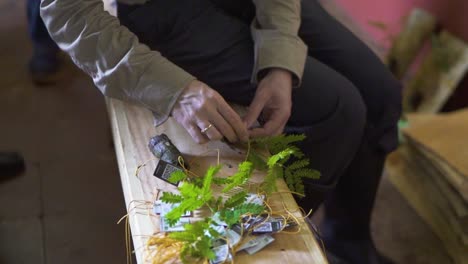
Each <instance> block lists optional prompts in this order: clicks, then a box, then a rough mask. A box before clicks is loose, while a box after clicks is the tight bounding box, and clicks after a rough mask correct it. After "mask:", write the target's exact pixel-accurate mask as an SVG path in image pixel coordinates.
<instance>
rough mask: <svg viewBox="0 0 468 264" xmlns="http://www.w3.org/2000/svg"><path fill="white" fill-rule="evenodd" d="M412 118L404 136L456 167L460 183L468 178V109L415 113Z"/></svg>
mask: <svg viewBox="0 0 468 264" xmlns="http://www.w3.org/2000/svg"><path fill="white" fill-rule="evenodd" d="M408 120H409V124H410V125H409V126H408V127H407V128H405V129H404V130H403V133H404V135H405V136H406V137H408V138H410V139H411V140H412V141H414V142H416V143H418V144H419V145H421V146H424V148H426V149H427V150H428V151H430V152H431V153H432V154H434V155H435V156H436V157H437V159H438V160H441V161H444V162H445V163H447V164H448V165H449V166H450V167H451V168H452V169H453V170H455V171H456V172H457V175H458V177H457V182H456V184H457V185H460V184H463V181H466V180H468V163H467V162H466V160H467V157H468V140H466V135H468V109H462V110H459V111H456V112H451V113H442V114H437V115H435V114H434V115H432V114H411V115H408ZM460 177H461V178H462V179H459V178H460ZM463 179H464V180H463ZM465 184H466V183H465ZM465 190H466V189H465ZM465 192H466V191H465Z"/></svg>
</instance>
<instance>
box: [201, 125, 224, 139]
mask: <svg viewBox="0 0 468 264" xmlns="http://www.w3.org/2000/svg"><path fill="white" fill-rule="evenodd" d="M197 126H198V128H199V129H200V133H201V134H203V135H204V136H205V137H206V138H208V139H210V140H221V139H222V138H223V135H221V133H220V132H219V131H218V129H217V128H216V125H213V124H212V123H210V122H208V121H199V122H198V124H197ZM203 131H204V132H203Z"/></svg>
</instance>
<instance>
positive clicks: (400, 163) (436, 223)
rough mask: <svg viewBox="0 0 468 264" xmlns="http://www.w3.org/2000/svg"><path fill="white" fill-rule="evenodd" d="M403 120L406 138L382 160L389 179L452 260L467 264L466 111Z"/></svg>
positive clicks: (421, 115)
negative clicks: (432, 231)
mask: <svg viewBox="0 0 468 264" xmlns="http://www.w3.org/2000/svg"><path fill="white" fill-rule="evenodd" d="M408 120H409V124H410V125H409V127H408V128H407V129H405V130H404V131H403V133H404V135H405V141H406V142H405V143H404V145H403V146H401V147H400V149H399V150H398V151H397V152H395V153H393V154H392V155H391V156H390V157H389V159H388V161H387V166H386V168H387V172H388V173H389V178H390V180H391V181H392V183H393V184H395V185H396V187H397V189H398V190H399V191H400V192H401V193H402V194H403V195H404V196H405V198H406V199H407V200H408V202H409V203H410V204H411V205H412V206H413V207H414V209H415V210H416V211H417V212H418V214H419V215H420V216H421V217H422V218H423V219H424V220H425V221H426V222H427V223H428V224H429V225H430V226H431V228H432V229H433V230H434V232H435V233H436V234H437V235H438V236H439V237H440V239H441V240H442V242H443V243H444V245H445V247H446V250H447V252H448V254H449V255H450V256H451V257H452V259H453V260H454V262H455V263H468V109H467V110H461V111H457V112H454V113H450V114H438V115H435V114H413V115H409V116H408Z"/></svg>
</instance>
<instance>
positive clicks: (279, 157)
mask: <svg viewBox="0 0 468 264" xmlns="http://www.w3.org/2000/svg"><path fill="white" fill-rule="evenodd" d="M294 153H295V152H294V150H292V149H290V148H287V149H285V150H282V151H280V152H278V153H276V154H274V155H272V156H271V157H270V158H268V161H267V165H268V167H269V168H272V167H273V166H275V165H276V164H277V163H280V162H286V161H287V159H288V158H289V157H290V156H291V155H292V154H294Z"/></svg>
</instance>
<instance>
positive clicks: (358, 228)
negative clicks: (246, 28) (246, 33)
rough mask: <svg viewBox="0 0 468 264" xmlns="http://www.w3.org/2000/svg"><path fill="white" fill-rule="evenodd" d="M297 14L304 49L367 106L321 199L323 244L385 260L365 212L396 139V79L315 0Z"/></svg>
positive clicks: (367, 259) (351, 255) (360, 257)
mask: <svg viewBox="0 0 468 264" xmlns="http://www.w3.org/2000/svg"><path fill="white" fill-rule="evenodd" d="M301 20H302V24H301V28H300V31H299V35H300V37H301V38H302V39H303V40H304V42H305V43H306V44H307V45H308V47H309V55H310V56H312V57H314V58H316V59H317V60H319V61H321V62H322V63H324V64H326V65H328V66H329V67H331V68H333V69H334V70H335V71H337V72H339V73H340V74H341V75H343V76H344V77H346V78H347V79H348V80H350V82H352V83H353V85H354V86H355V87H356V89H357V90H358V92H359V94H360V95H361V97H362V100H363V102H364V104H365V108H366V110H367V111H366V112H367V114H366V127H365V131H364V136H363V139H362V141H361V142H360V147H359V150H358V151H357V153H356V155H355V157H354V158H353V160H352V162H351V164H350V165H349V167H348V168H347V169H346V170H345V171H344V172H343V174H342V175H341V177H340V180H339V182H338V185H337V187H336V189H335V190H333V191H332V192H331V193H330V194H329V195H328V199H327V200H326V201H325V218H324V225H323V231H324V234H323V235H324V237H325V240H326V242H327V248H329V249H330V250H333V251H335V252H336V253H337V255H341V256H343V257H345V258H347V259H349V260H350V261H351V262H352V263H363V264H365V263H386V261H385V260H383V258H382V257H381V256H380V254H378V253H377V250H376V249H375V246H374V244H373V242H372V237H371V234H370V216H371V212H372V208H373V204H374V200H375V195H376V192H377V188H378V184H379V181H380V178H381V175H382V168H383V163H384V161H385V157H386V155H387V154H388V153H389V152H390V151H392V150H393V149H395V147H396V145H397V126H396V125H397V121H398V118H399V116H400V112H401V85H400V84H399V82H398V81H397V80H396V79H395V78H394V77H393V76H392V75H391V73H390V72H389V71H388V69H386V67H385V66H384V65H383V64H382V62H381V61H380V60H379V59H378V58H377V56H375V54H373V53H372V51H371V50H370V49H369V48H368V47H367V46H366V45H365V44H364V43H363V42H362V41H360V40H359V39H358V38H357V37H355V36H354V35H353V34H352V33H351V32H350V31H349V30H348V29H346V28H345V27H344V26H343V25H341V24H340V23H339V22H338V21H337V20H336V19H334V18H333V17H331V16H330V15H329V14H328V13H327V12H326V11H325V10H324V9H323V8H322V7H321V6H320V4H319V3H318V1H316V0H308V1H302V18H301Z"/></svg>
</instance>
